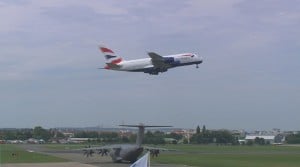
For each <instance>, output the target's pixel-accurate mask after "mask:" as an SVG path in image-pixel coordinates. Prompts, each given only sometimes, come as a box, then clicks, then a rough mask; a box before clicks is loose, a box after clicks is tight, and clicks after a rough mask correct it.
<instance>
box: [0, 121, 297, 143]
mask: <svg viewBox="0 0 300 167" xmlns="http://www.w3.org/2000/svg"><path fill="white" fill-rule="evenodd" d="M74 137H76V138H90V139H93V140H89V141H88V142H90V143H92V142H93V143H103V142H105V143H135V140H136V134H131V135H126V136H124V135H121V134H119V133H117V132H101V133H100V132H96V131H78V132H75V133H74ZM29 138H35V139H43V140H45V141H49V140H50V139H54V138H56V139H57V138H61V139H62V138H65V136H64V135H63V134H62V133H60V132H59V131H57V130H55V129H44V128H42V127H41V126H36V127H34V128H33V129H7V130H0V140H27V139H29ZM166 138H171V139H174V140H172V143H173V144H177V143H178V142H179V141H180V142H181V143H191V144H211V143H215V144H232V145H236V144H239V142H238V139H237V137H235V136H234V135H233V134H231V133H230V132H229V131H227V130H207V129H206V127H205V125H204V126H203V127H202V130H201V128H200V127H199V126H197V127H196V133H195V134H193V135H191V137H190V138H189V139H188V138H186V136H184V135H182V134H177V133H169V134H165V133H163V132H160V131H154V132H151V131H147V132H146V133H145V136H144V141H143V143H145V144H166V143H167V141H166V140H165V139H166ZM286 143H287V144H300V134H290V135H287V136H286ZM246 144H247V145H253V144H257V145H265V144H270V143H268V142H266V141H265V140H264V139H263V138H256V139H255V140H254V141H248V142H247V143H246Z"/></svg>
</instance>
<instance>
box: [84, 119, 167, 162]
mask: <svg viewBox="0 0 300 167" xmlns="http://www.w3.org/2000/svg"><path fill="white" fill-rule="evenodd" d="M119 126H123V127H138V128H139V130H138V133H137V138H136V144H115V145H107V146H100V147H89V148H84V149H82V150H83V151H84V155H85V156H86V157H89V156H92V155H93V154H94V153H97V154H100V155H101V156H103V155H107V153H109V155H110V156H111V158H112V160H113V162H122V161H129V162H131V163H133V162H135V161H136V160H137V158H138V157H139V156H140V155H141V154H142V153H143V151H144V150H148V151H150V154H152V156H157V155H158V154H159V151H160V150H161V151H166V150H167V149H163V148H155V147H147V146H142V141H143V138H144V131H145V128H148V127H172V126H148V125H143V124H140V125H119Z"/></svg>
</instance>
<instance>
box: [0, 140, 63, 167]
mask: <svg viewBox="0 0 300 167" xmlns="http://www.w3.org/2000/svg"><path fill="white" fill-rule="evenodd" d="M12 153H16V154H17V155H16V156H12ZM66 161H67V160H65V159H62V158H58V157H54V156H50V155H45V154H39V153H35V152H28V151H26V150H23V149H21V148H20V147H18V146H17V145H13V144H0V164H3V163H42V162H66Z"/></svg>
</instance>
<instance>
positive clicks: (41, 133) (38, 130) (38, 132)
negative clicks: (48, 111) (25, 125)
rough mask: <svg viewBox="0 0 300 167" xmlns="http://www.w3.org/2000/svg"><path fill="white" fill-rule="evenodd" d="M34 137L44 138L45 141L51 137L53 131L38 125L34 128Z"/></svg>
mask: <svg viewBox="0 0 300 167" xmlns="http://www.w3.org/2000/svg"><path fill="white" fill-rule="evenodd" d="M32 136H33V138H36V139H43V140H45V141H47V140H49V139H50V138H51V133H50V132H49V131H47V130H46V129H43V128H42V127H41V126H36V127H34V129H33V135H32Z"/></svg>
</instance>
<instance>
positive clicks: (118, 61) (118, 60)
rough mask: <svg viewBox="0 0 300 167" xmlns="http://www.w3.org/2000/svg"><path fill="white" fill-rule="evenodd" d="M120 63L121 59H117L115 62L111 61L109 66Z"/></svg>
mask: <svg viewBox="0 0 300 167" xmlns="http://www.w3.org/2000/svg"><path fill="white" fill-rule="evenodd" d="M121 61H122V58H118V59H116V60H113V61H111V64H118V63H121Z"/></svg>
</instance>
